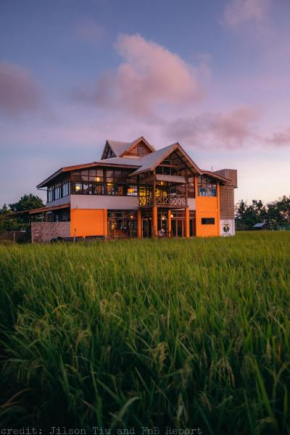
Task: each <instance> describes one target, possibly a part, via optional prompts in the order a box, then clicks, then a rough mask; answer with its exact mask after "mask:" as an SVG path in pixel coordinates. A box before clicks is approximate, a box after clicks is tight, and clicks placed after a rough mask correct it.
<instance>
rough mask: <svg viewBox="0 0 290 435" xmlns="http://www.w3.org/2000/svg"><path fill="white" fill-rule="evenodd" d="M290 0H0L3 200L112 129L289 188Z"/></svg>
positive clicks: (95, 153) (270, 196)
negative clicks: (177, 145)
mask: <svg viewBox="0 0 290 435" xmlns="http://www.w3.org/2000/svg"><path fill="white" fill-rule="evenodd" d="M289 21H290V1H289V0H1V1H0V182H1V185H2V189H1V191H0V207H2V205H3V203H12V202H15V201H17V200H18V199H19V198H20V197H21V196H22V195H23V194H25V193H34V194H38V195H40V196H41V197H42V198H43V199H45V194H44V192H41V191H37V189H36V187H35V186H36V185H37V184H38V183H39V182H41V181H42V180H43V179H45V178H46V177H47V176H49V175H51V173H53V172H55V171H56V170H57V169H59V168H60V167H62V166H68V165H73V164H80V163H88V162H92V161H94V160H97V159H99V158H100V154H101V151H102V148H103V146H104V143H105V140H106V139H115V140H121V141H128V142H130V141H132V140H134V139H136V138H137V137H139V136H144V137H145V138H146V139H147V140H148V141H149V142H150V143H151V144H152V145H154V146H155V147H156V148H161V147H164V146H166V145H169V144H171V143H174V142H176V141H178V142H179V143H180V144H181V145H182V146H183V147H184V148H185V150H186V151H187V152H188V154H189V155H190V156H191V157H192V159H193V160H194V161H195V162H196V163H197V164H198V165H199V166H200V167H201V168H202V169H209V170H211V169H213V170H218V169H223V168H233V169H237V170H238V180H239V188H238V189H237V190H236V200H237V201H239V200H240V199H244V200H248V201H251V200H252V199H262V200H263V201H266V202H269V201H273V200H275V199H278V197H281V196H282V195H289V194H290V26H289Z"/></svg>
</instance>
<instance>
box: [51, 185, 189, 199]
mask: <svg viewBox="0 0 290 435" xmlns="http://www.w3.org/2000/svg"><path fill="white" fill-rule="evenodd" d="M70 194H72V195H112V196H138V186H137V184H116V183H112V182H107V183H78V182H72V183H69V182H67V181H66V182H63V183H57V184H55V185H54V186H52V187H49V188H48V191H47V202H52V201H56V200H57V199H59V198H63V197H65V196H67V195H70ZM174 194H175V195H180V196H185V186H184V185H169V186H158V187H157V188H156V197H157V198H159V197H165V198H166V197H167V196H168V195H174ZM139 195H140V196H143V197H145V196H146V197H147V196H148V197H152V186H139ZM188 197H189V198H194V197H195V192H194V184H193V183H189V184H188Z"/></svg>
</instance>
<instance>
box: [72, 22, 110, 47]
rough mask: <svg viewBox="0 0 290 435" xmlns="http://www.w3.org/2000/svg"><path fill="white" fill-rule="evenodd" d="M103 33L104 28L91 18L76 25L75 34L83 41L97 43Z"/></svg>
mask: <svg viewBox="0 0 290 435" xmlns="http://www.w3.org/2000/svg"><path fill="white" fill-rule="evenodd" d="M104 34H105V31H104V28H103V27H102V26H101V25H100V24H98V23H96V22H95V21H93V20H86V21H82V22H80V23H79V24H78V25H77V26H76V36H77V37H78V38H79V39H81V40H82V41H85V42H92V43H94V44H99V42H100V41H101V40H102V39H103V37H104Z"/></svg>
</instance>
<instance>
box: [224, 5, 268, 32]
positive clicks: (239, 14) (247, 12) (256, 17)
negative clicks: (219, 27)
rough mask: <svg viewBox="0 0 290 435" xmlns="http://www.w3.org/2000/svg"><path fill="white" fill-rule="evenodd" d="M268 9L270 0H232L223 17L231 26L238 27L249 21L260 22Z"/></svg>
mask: <svg viewBox="0 0 290 435" xmlns="http://www.w3.org/2000/svg"><path fill="white" fill-rule="evenodd" d="M268 9H269V0H230V1H229V2H228V4H227V5H226V7H225V10H224V15H223V19H224V22H225V24H227V25H228V26H230V27H238V26H240V25H241V24H243V23H246V22H249V21H252V22H256V23H260V22H262V21H263V20H264V19H265V17H266V16H267V13H268Z"/></svg>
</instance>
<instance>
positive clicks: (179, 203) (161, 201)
mask: <svg viewBox="0 0 290 435" xmlns="http://www.w3.org/2000/svg"><path fill="white" fill-rule="evenodd" d="M156 205H157V206H159V207H160V206H163V207H171V208H184V207H186V197H185V196H182V195H176V194H174V193H172V194H170V195H167V196H159V197H157V198H156ZM152 206H153V197H152V196H140V197H139V207H152Z"/></svg>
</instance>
